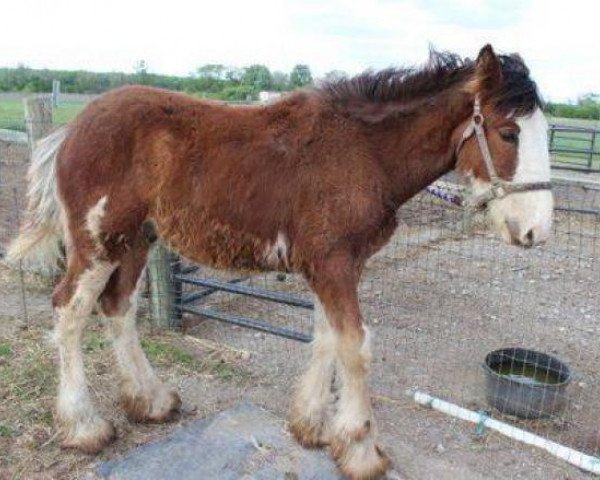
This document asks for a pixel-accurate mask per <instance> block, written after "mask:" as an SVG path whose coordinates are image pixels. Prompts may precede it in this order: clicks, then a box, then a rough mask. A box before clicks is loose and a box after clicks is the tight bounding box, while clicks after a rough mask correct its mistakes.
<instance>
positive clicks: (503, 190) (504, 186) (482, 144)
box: [456, 95, 552, 210]
mask: <svg viewBox="0 0 600 480" xmlns="http://www.w3.org/2000/svg"><path fill="white" fill-rule="evenodd" d="M484 121H485V118H484V116H483V114H482V113H481V103H480V101H479V96H478V95H476V96H475V102H474V104H473V116H472V117H471V121H470V122H469V125H467V128H465V131H464V132H463V134H462V138H461V139H460V142H459V144H458V146H457V147H456V156H457V157H458V153H459V152H460V150H461V148H462V147H463V145H464V144H465V142H466V141H467V140H468V139H469V138H471V137H472V136H473V134H475V138H476V139H477V144H478V145H479V150H480V151H481V155H482V156H483V164H484V165H485V168H486V170H487V174H488V176H489V177H490V184H491V185H490V188H489V189H487V190H486V191H485V192H483V193H481V194H478V195H475V196H473V197H472V198H471V199H470V200H469V202H468V205H469V207H470V208H473V209H475V210H478V209H481V208H484V207H486V206H487V204H488V203H489V202H491V201H492V200H495V199H499V198H504V197H507V196H508V195H510V194H512V193H521V192H532V191H536V190H552V184H551V183H550V182H528V183H513V182H507V181H506V180H503V179H502V178H500V176H499V175H498V172H497V171H496V167H495V166H494V162H493V160H492V154H491V153H490V148H489V146H488V142H487V138H486V136H485V130H484V128H483V124H484Z"/></svg>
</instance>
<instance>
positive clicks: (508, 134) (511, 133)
mask: <svg viewBox="0 0 600 480" xmlns="http://www.w3.org/2000/svg"><path fill="white" fill-rule="evenodd" d="M500 137H502V140H504V141H505V142H509V143H512V144H514V145H518V143H519V132H517V131H515V130H500Z"/></svg>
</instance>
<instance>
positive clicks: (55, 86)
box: [52, 79, 60, 108]
mask: <svg viewBox="0 0 600 480" xmlns="http://www.w3.org/2000/svg"><path fill="white" fill-rule="evenodd" d="M59 96H60V80H56V79H55V80H52V106H53V107H54V108H56V107H58V102H59V99H58V97H59Z"/></svg>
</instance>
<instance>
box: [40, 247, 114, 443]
mask: <svg viewBox="0 0 600 480" xmlns="http://www.w3.org/2000/svg"><path fill="white" fill-rule="evenodd" d="M73 252H75V249H71V253H70V254H69V259H68V260H69V262H68V267H67V273H66V275H65V277H64V278H63V280H62V281H61V283H60V284H59V285H58V286H57V288H56V289H55V291H54V294H53V297H52V301H53V304H54V307H55V313H56V316H57V321H56V326H55V339H56V342H57V344H58V351H59V357H60V384H59V391H58V401H57V414H58V415H57V417H58V418H57V420H58V423H59V426H60V428H59V429H60V430H61V433H62V434H63V437H64V438H63V443H62V446H63V447H65V448H79V449H80V450H83V451H86V452H89V453H94V452H97V451H99V450H101V449H102V448H103V447H104V446H105V445H106V444H107V443H109V442H110V441H111V440H112V438H113V437H114V433H115V431H114V428H113V426H112V424H111V423H109V422H107V421H106V420H104V419H102V418H101V417H100V416H99V415H98V414H97V413H96V410H95V408H94V405H93V404H92V401H91V398H90V395H89V391H88V387H87V384H86V379H85V372H84V365H83V356H82V351H81V336H82V332H83V328H84V326H85V322H86V320H87V317H88V316H89V315H90V313H91V312H92V309H93V308H94V305H95V304H96V301H97V299H98V296H99V295H100V292H102V290H103V289H104V287H105V285H106V282H107V281H108V279H109V277H110V275H111V274H112V272H113V270H114V269H115V267H116V265H115V264H113V263H111V262H108V261H105V260H100V259H98V258H94V257H93V256H91V255H86V254H84V253H82V252H81V251H80V252H78V253H77V252H75V253H73Z"/></svg>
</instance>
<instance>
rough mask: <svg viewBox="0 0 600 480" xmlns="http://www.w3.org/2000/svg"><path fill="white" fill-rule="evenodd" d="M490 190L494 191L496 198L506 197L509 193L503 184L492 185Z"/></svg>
mask: <svg viewBox="0 0 600 480" xmlns="http://www.w3.org/2000/svg"><path fill="white" fill-rule="evenodd" d="M490 191H491V192H492V195H493V196H494V198H504V197H506V196H507V195H508V194H509V192H508V191H507V190H506V188H505V187H504V185H502V184H496V185H492V186H491V188H490Z"/></svg>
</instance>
